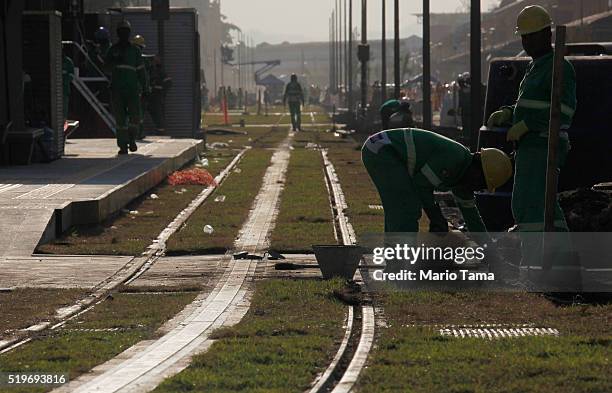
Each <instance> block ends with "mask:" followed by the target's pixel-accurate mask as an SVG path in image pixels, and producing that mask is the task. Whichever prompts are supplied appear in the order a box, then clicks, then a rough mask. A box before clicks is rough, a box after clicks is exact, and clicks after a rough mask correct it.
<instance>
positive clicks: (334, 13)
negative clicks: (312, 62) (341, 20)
mask: <svg viewBox="0 0 612 393" xmlns="http://www.w3.org/2000/svg"><path fill="white" fill-rule="evenodd" d="M336 49H337V48H336V11H333V12H332V54H333V56H332V59H333V61H332V64H333V70H334V72H333V74H332V75H333V76H334V78H333V79H334V80H333V81H334V83H333V86H334V88H333V92H334V94H335V93H336V92H337V91H338V68H337V65H338V63H337V61H336V59H337V52H338V51H337V50H336Z"/></svg>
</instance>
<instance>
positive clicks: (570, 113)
mask: <svg viewBox="0 0 612 393" xmlns="http://www.w3.org/2000/svg"><path fill="white" fill-rule="evenodd" d="M553 62H554V53H552V52H551V53H549V54H547V55H545V56H543V57H541V58H539V59H537V60H534V61H532V62H531V63H530V64H529V66H528V67H527V72H526V74H525V77H524V78H523V81H522V82H521V85H520V87H519V95H518V99H517V101H516V104H515V105H514V106H512V107H510V109H511V110H512V111H513V114H514V115H513V124H517V123H520V122H521V121H524V122H525V123H526V124H527V127H528V128H529V131H530V132H534V133H537V134H539V135H540V136H547V135H548V125H549V120H550V96H551V90H552V87H551V86H552V72H553ZM576 105H577V100H576V72H575V70H574V67H573V66H572V64H571V63H570V62H569V61H567V60H565V61H564V69H563V95H562V97H561V130H565V129H568V128H569V127H570V126H571V125H572V119H573V118H574V113H575V112H576Z"/></svg>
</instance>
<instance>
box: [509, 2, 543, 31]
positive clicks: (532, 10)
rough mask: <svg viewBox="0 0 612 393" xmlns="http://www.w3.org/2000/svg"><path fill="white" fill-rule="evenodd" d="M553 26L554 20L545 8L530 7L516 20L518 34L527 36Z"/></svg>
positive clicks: (524, 9)
mask: <svg viewBox="0 0 612 393" xmlns="http://www.w3.org/2000/svg"><path fill="white" fill-rule="evenodd" d="M550 26H552V18H551V17H550V14H549V13H548V11H546V9H545V8H544V7H541V6H539V5H530V6H528V7H525V8H523V10H522V11H521V12H520V13H519V15H518V18H517V19H516V34H518V35H527V34H531V33H535V32H538V31H541V30H544V29H545V28H547V27H550Z"/></svg>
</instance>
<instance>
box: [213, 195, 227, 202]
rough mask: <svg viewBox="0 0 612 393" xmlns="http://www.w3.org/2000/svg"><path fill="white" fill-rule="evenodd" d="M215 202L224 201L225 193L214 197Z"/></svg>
mask: <svg viewBox="0 0 612 393" xmlns="http://www.w3.org/2000/svg"><path fill="white" fill-rule="evenodd" d="M215 202H225V195H219V196H217V197H216V198H215Z"/></svg>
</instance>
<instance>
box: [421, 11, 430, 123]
mask: <svg viewBox="0 0 612 393" xmlns="http://www.w3.org/2000/svg"><path fill="white" fill-rule="evenodd" d="M429 21H430V14H429V0H423V128H424V129H426V130H431V126H432V124H431V123H432V110H431V38H430V29H429Z"/></svg>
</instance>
